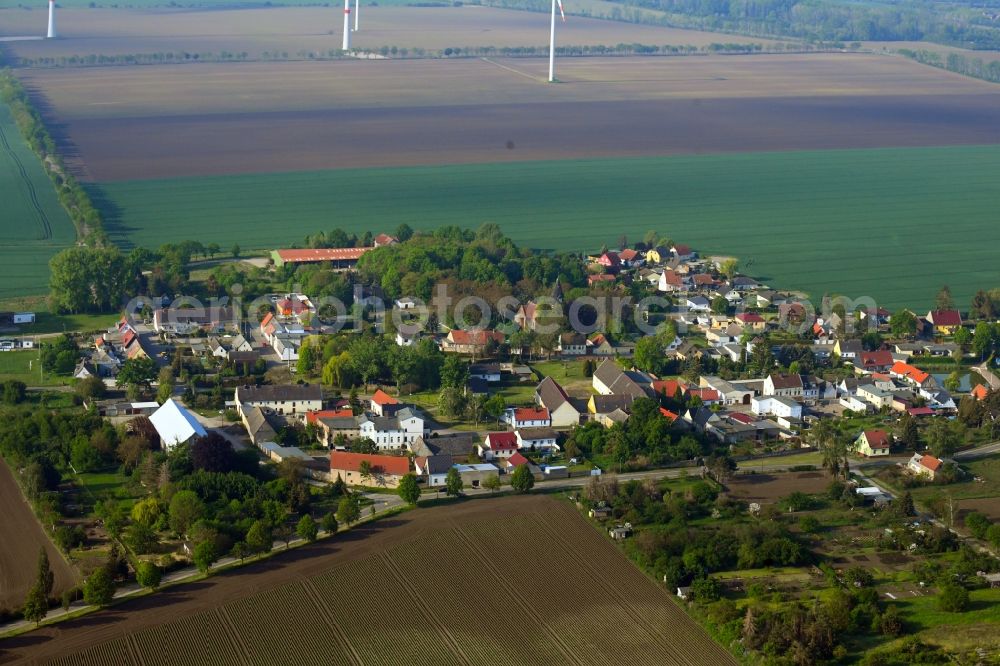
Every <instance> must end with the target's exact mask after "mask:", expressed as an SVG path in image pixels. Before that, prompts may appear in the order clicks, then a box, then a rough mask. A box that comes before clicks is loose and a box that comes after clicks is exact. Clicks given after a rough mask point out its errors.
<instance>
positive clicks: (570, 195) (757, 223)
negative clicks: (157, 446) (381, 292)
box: [92, 146, 1000, 308]
mask: <svg viewBox="0 0 1000 666" xmlns="http://www.w3.org/2000/svg"><path fill="white" fill-rule="evenodd" d="M998 177H1000V146H965V147H943V148H904V149H873V150H834V151H809V152H780V153H738V154H725V155H705V156H683V157H665V158H632V159H603V160H574V161H553V162H531V163H506V164H485V165H461V166H443V167H412V168H393V169H358V170H342V171H323V172H300V173H276V174H260V175H243V176H222V177H203V178H190V179H186V178H185V179H167V180H145V181H128V182H113V183H106V184H102V185H99V186H98V185H94V186H92V193H93V195H94V197H95V200H96V201H97V203H98V205H102V206H103V207H104V209H105V211H106V213H107V218H108V222H109V224H108V228H109V232H110V233H111V234H112V236H113V238H114V239H115V240H116V241H117V242H119V243H121V244H122V245H124V246H126V247H128V246H130V245H144V246H150V247H155V246H158V245H159V244H161V243H165V242H168V241H177V240H182V239H195V240H200V241H202V242H213V241H214V242H217V243H220V244H222V245H223V246H226V247H228V244H231V243H233V242H238V243H239V244H240V245H241V246H243V247H244V248H249V247H275V246H280V245H288V244H290V243H296V242H299V243H300V242H301V241H302V238H303V237H304V236H305V235H306V234H307V233H310V232H313V231H316V230H319V229H331V228H334V227H342V228H344V229H347V230H350V231H355V232H363V231H365V230H371V231H372V232H374V233H377V232H379V231H391V230H393V229H394V228H395V227H396V226H397V225H398V224H400V223H402V222H406V223H408V224H410V225H411V226H412V227H414V228H417V229H429V228H434V227H438V226H441V225H446V224H456V225H462V226H468V227H476V226H478V225H480V224H482V223H483V222H488V221H491V222H496V223H499V224H500V225H501V226H502V228H503V229H504V231H505V232H506V233H507V234H508V235H510V236H511V237H513V238H514V239H515V240H516V241H518V242H519V243H521V244H523V245H526V246H530V247H536V248H554V249H562V250H574V251H584V250H591V251H593V250H597V249H598V248H599V247H600V246H601V244H602V243H607V244H608V245H614V244H616V243H617V241H618V238H619V237H620V236H621V235H623V234H625V235H628V237H629V238H630V239H631V240H639V239H640V238H641V237H642V235H643V233H644V232H645V231H646V230H648V229H655V230H657V231H658V232H660V233H662V234H667V235H669V236H670V237H671V238H673V239H675V240H677V241H681V242H686V243H690V244H692V245H693V246H695V247H696V248H698V249H700V250H701V251H702V253H722V254H732V255H736V256H739V257H740V258H741V259H742V260H743V262H744V264H743V265H744V266H746V267H747V268H746V270H747V272H749V273H751V274H754V275H757V276H760V277H763V278H764V279H765V280H767V281H768V283H769V284H771V286H775V287H780V288H788V289H800V290H804V291H806V292H808V293H809V294H810V295H812V296H814V297H819V296H822V295H823V294H824V293H828V292H829V293H840V294H844V295H846V296H849V297H851V298H860V297H862V296H872V297H875V298H876V299H877V301H878V302H879V304H881V305H886V306H888V307H897V306H902V305H910V306H912V307H915V308H922V307H926V306H928V305H929V304H930V302H931V300H932V299H933V296H934V294H935V293H936V291H937V289H938V288H939V287H940V286H941V285H942V284H948V285H950V286H951V289H952V291H953V293H955V295H956V297H957V300H958V302H959V303H960V304H963V305H964V304H966V303H968V300H969V298H970V297H971V295H972V294H973V293H974V291H975V290H976V289H979V288H991V287H997V286H1000V264H997V262H996V248H997V247H998V246H1000V245H998V244H1000V224H997V210H998V208H997V204H998V201H997V195H996V182H997V179H998Z"/></svg>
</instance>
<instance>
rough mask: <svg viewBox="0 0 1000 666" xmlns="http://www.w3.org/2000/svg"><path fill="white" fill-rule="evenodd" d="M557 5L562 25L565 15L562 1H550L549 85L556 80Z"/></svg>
mask: <svg viewBox="0 0 1000 666" xmlns="http://www.w3.org/2000/svg"><path fill="white" fill-rule="evenodd" d="M557 4H558V5H559V15H560V16H562V20H563V23H565V22H566V13H565V12H564V11H563V6H562V0H552V28H551V32H550V33H549V83H553V82H555V80H556V5H557Z"/></svg>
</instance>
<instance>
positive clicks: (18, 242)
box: [0, 104, 76, 298]
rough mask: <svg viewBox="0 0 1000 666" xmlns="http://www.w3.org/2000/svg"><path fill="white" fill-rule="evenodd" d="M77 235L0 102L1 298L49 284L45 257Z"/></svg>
mask: <svg viewBox="0 0 1000 666" xmlns="http://www.w3.org/2000/svg"><path fill="white" fill-rule="evenodd" d="M75 238H76V232H75V230H74V229H73V222H72V221H71V220H70V219H69V216H68V215H67V214H66V211H65V210H63V208H62V206H61V205H60V204H59V200H58V199H57V198H56V194H55V190H53V188H52V182H51V181H50V180H49V178H48V176H46V175H45V171H44V170H43V169H42V165H41V164H40V163H39V161H38V158H37V157H35V155H34V153H32V152H31V149H30V148H28V145H27V144H26V143H25V142H24V139H23V138H22V137H21V134H20V132H19V131H18V129H17V127H16V126H15V125H14V120H13V118H12V117H11V115H10V109H9V108H8V107H7V106H6V105H4V104H0V264H2V266H3V276H4V279H3V280H2V281H0V298H9V297H15V296H21V295H24V294H38V293H42V292H44V291H46V290H47V289H48V283H49V266H48V262H49V259H50V258H51V257H52V255H54V254H55V253H56V252H58V251H59V250H61V249H63V248H65V247H67V246H69V245H71V244H72V243H73V241H74V240H75Z"/></svg>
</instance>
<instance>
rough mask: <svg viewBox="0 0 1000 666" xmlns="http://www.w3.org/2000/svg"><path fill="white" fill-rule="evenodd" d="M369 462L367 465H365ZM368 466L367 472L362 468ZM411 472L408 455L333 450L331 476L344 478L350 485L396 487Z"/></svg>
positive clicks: (335, 478)
mask: <svg viewBox="0 0 1000 666" xmlns="http://www.w3.org/2000/svg"><path fill="white" fill-rule="evenodd" d="M365 463H367V465H365ZM364 468H367V473H363V472H362V470H363V469H364ZM409 473H410V459H409V458H408V457H406V456H383V455H377V454H370V453H350V452H347V451H332V452H331V453H330V477H331V480H333V481H336V480H337V479H338V478H339V479H342V480H343V481H344V483H346V484H347V485H349V486H379V487H383V488H395V487H397V486H398V485H399V482H400V480H402V478H403V477H404V476H406V475H407V474H409Z"/></svg>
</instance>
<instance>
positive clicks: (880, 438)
mask: <svg viewBox="0 0 1000 666" xmlns="http://www.w3.org/2000/svg"><path fill="white" fill-rule="evenodd" d="M889 444H890V441H889V434H888V433H886V431H885V430H865V431H864V432H863V433H861V435H860V436H859V437H858V438H857V439H856V440H855V441H854V450H855V451H856V452H857V453H859V454H861V455H863V456H867V457H872V456H887V455H889Z"/></svg>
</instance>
